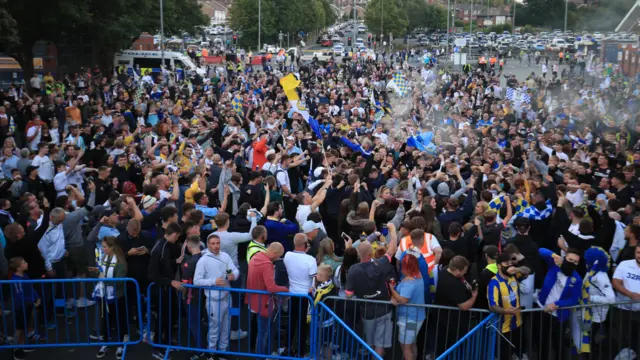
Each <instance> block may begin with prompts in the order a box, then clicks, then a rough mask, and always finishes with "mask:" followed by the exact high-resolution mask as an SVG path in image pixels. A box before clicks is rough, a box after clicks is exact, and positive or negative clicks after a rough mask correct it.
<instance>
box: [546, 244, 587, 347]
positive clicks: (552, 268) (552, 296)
mask: <svg viewBox="0 0 640 360" xmlns="http://www.w3.org/2000/svg"><path fill="white" fill-rule="evenodd" d="M539 253H540V257H541V258H542V260H544V261H545V262H546V263H547V275H546V276H545V278H544V283H543V286H542V289H541V290H540V292H539V293H538V301H537V304H538V307H540V308H544V311H545V312H544V313H542V314H541V315H540V318H539V324H538V326H539V329H541V330H542V331H544V332H545V333H544V334H543V335H542V338H541V339H540V342H541V348H542V349H549V351H555V356H556V357H562V354H561V352H562V351H564V350H565V349H561V348H557V347H556V346H555V344H557V343H558V342H557V341H556V339H558V338H559V337H561V336H563V334H562V329H563V326H566V325H564V323H565V322H566V321H567V320H569V319H570V317H571V311H570V310H568V309H562V308H565V307H568V306H573V305H577V304H578V302H579V301H580V296H581V292H582V278H581V277H580V275H578V272H577V271H576V268H577V267H578V264H579V263H580V255H579V254H578V252H577V250H575V249H571V248H570V249H567V251H566V252H565V253H566V254H565V256H564V258H563V257H561V256H560V255H557V254H554V253H553V252H551V250H548V249H545V248H540V250H539ZM559 308H560V309H559Z"/></svg>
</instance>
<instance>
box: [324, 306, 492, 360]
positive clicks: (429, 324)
mask: <svg viewBox="0 0 640 360" xmlns="http://www.w3.org/2000/svg"><path fill="white" fill-rule="evenodd" d="M324 304H325V305H326V306H327V307H329V308H330V309H331V310H332V311H333V312H334V313H336V314H337V315H338V316H339V317H340V318H341V319H342V320H343V321H344V323H345V326H347V327H349V328H350V329H353V330H354V331H355V333H356V334H358V335H363V336H361V337H362V338H363V339H364V341H365V342H366V343H367V344H368V345H369V346H371V347H373V348H376V347H377V348H380V347H383V348H384V349H385V354H388V353H389V350H388V349H391V350H390V351H391V354H392V356H393V357H392V358H393V359H396V358H398V359H399V358H402V349H401V347H400V346H399V345H400V344H401V343H402V344H408V343H412V340H413V343H415V344H416V345H417V352H418V354H417V355H418V356H417V358H418V359H436V358H437V357H438V355H440V354H443V353H445V352H446V351H447V349H449V348H451V347H452V346H454V344H456V343H457V342H458V341H459V340H460V339H462V338H463V337H465V335H467V334H468V333H469V332H470V331H471V330H472V329H474V328H476V327H477V326H478V324H480V323H482V322H483V321H484V320H485V319H486V318H488V317H489V316H490V315H491V314H490V312H489V311H487V310H480V309H472V310H470V311H462V310H460V309H458V308H457V307H447V306H438V305H425V304H422V305H419V304H406V305H398V306H395V305H393V304H391V303H390V302H388V301H376V300H365V299H357V298H341V297H327V298H326V299H325V300H324ZM401 307H405V308H406V309H410V310H409V311H407V315H406V316H399V311H398V309H399V308H401ZM403 312H404V311H403ZM421 313H423V314H424V319H423V320H422V321H420V319H421V318H422V317H423V316H422V315H421ZM373 319H377V320H373ZM399 323H400V325H398V324H399ZM371 324H374V325H376V326H383V330H382V332H383V335H382V336H381V337H382V338H384V339H387V341H385V343H382V344H375V342H376V339H375V338H376V337H377V336H374V335H373V334H371V331H369V334H367V327H369V326H371ZM381 324H382V325H381ZM412 331H415V333H412ZM378 338H380V337H378ZM378 340H379V339H378Z"/></svg>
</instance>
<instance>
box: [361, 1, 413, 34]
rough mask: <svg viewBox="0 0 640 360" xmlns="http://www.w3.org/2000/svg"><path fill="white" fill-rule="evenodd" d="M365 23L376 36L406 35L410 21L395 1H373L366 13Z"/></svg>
mask: <svg viewBox="0 0 640 360" xmlns="http://www.w3.org/2000/svg"><path fill="white" fill-rule="evenodd" d="M364 23H365V24H366V25H367V28H368V29H369V30H371V32H373V33H374V34H380V33H383V32H384V34H388V33H393V35H394V36H400V35H404V34H405V32H406V30H407V26H408V25H409V19H408V17H407V13H406V11H405V10H404V9H403V8H400V6H399V5H398V3H397V2H396V1H395V0H391V1H389V0H371V1H370V2H369V4H368V5H367V10H366V11H365V13H364Z"/></svg>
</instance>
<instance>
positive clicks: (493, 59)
mask: <svg viewBox="0 0 640 360" xmlns="http://www.w3.org/2000/svg"><path fill="white" fill-rule="evenodd" d="M489 62H490V63H491V64H494V65H495V63H496V58H495V56H494V57H492V58H490V59H489Z"/></svg>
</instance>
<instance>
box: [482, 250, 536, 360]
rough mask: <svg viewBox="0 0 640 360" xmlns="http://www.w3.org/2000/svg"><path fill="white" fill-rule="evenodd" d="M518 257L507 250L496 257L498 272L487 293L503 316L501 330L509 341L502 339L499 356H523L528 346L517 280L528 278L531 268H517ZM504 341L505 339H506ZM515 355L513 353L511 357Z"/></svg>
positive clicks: (494, 306) (491, 303) (491, 302)
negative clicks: (522, 339)
mask: <svg viewBox="0 0 640 360" xmlns="http://www.w3.org/2000/svg"><path fill="white" fill-rule="evenodd" d="M515 261H516V259H515V258H514V255H513V254H511V253H508V252H503V253H502V254H500V255H499V256H498V258H497V260H496V263H497V265H498V272H497V273H496V275H495V276H494V277H493V278H492V279H491V280H490V281H489V287H488V289H487V296H488V299H489V308H490V310H491V311H493V312H495V313H497V314H498V315H500V325H499V329H500V332H501V333H502V336H505V337H506V340H509V341H500V346H501V348H500V356H501V357H503V358H506V359H509V358H512V357H513V356H517V357H518V358H520V359H521V358H522V356H523V352H524V350H525V349H526V345H524V344H523V342H522V341H521V337H520V335H521V334H520V331H521V327H522V314H520V310H521V306H520V293H519V289H518V287H519V285H518V283H519V282H520V281H521V280H522V279H523V278H526V277H527V275H528V274H529V272H530V270H529V268H527V267H519V268H518V267H515V266H514V262H515ZM503 340H505V339H503ZM510 354H512V356H509V355H510Z"/></svg>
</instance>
